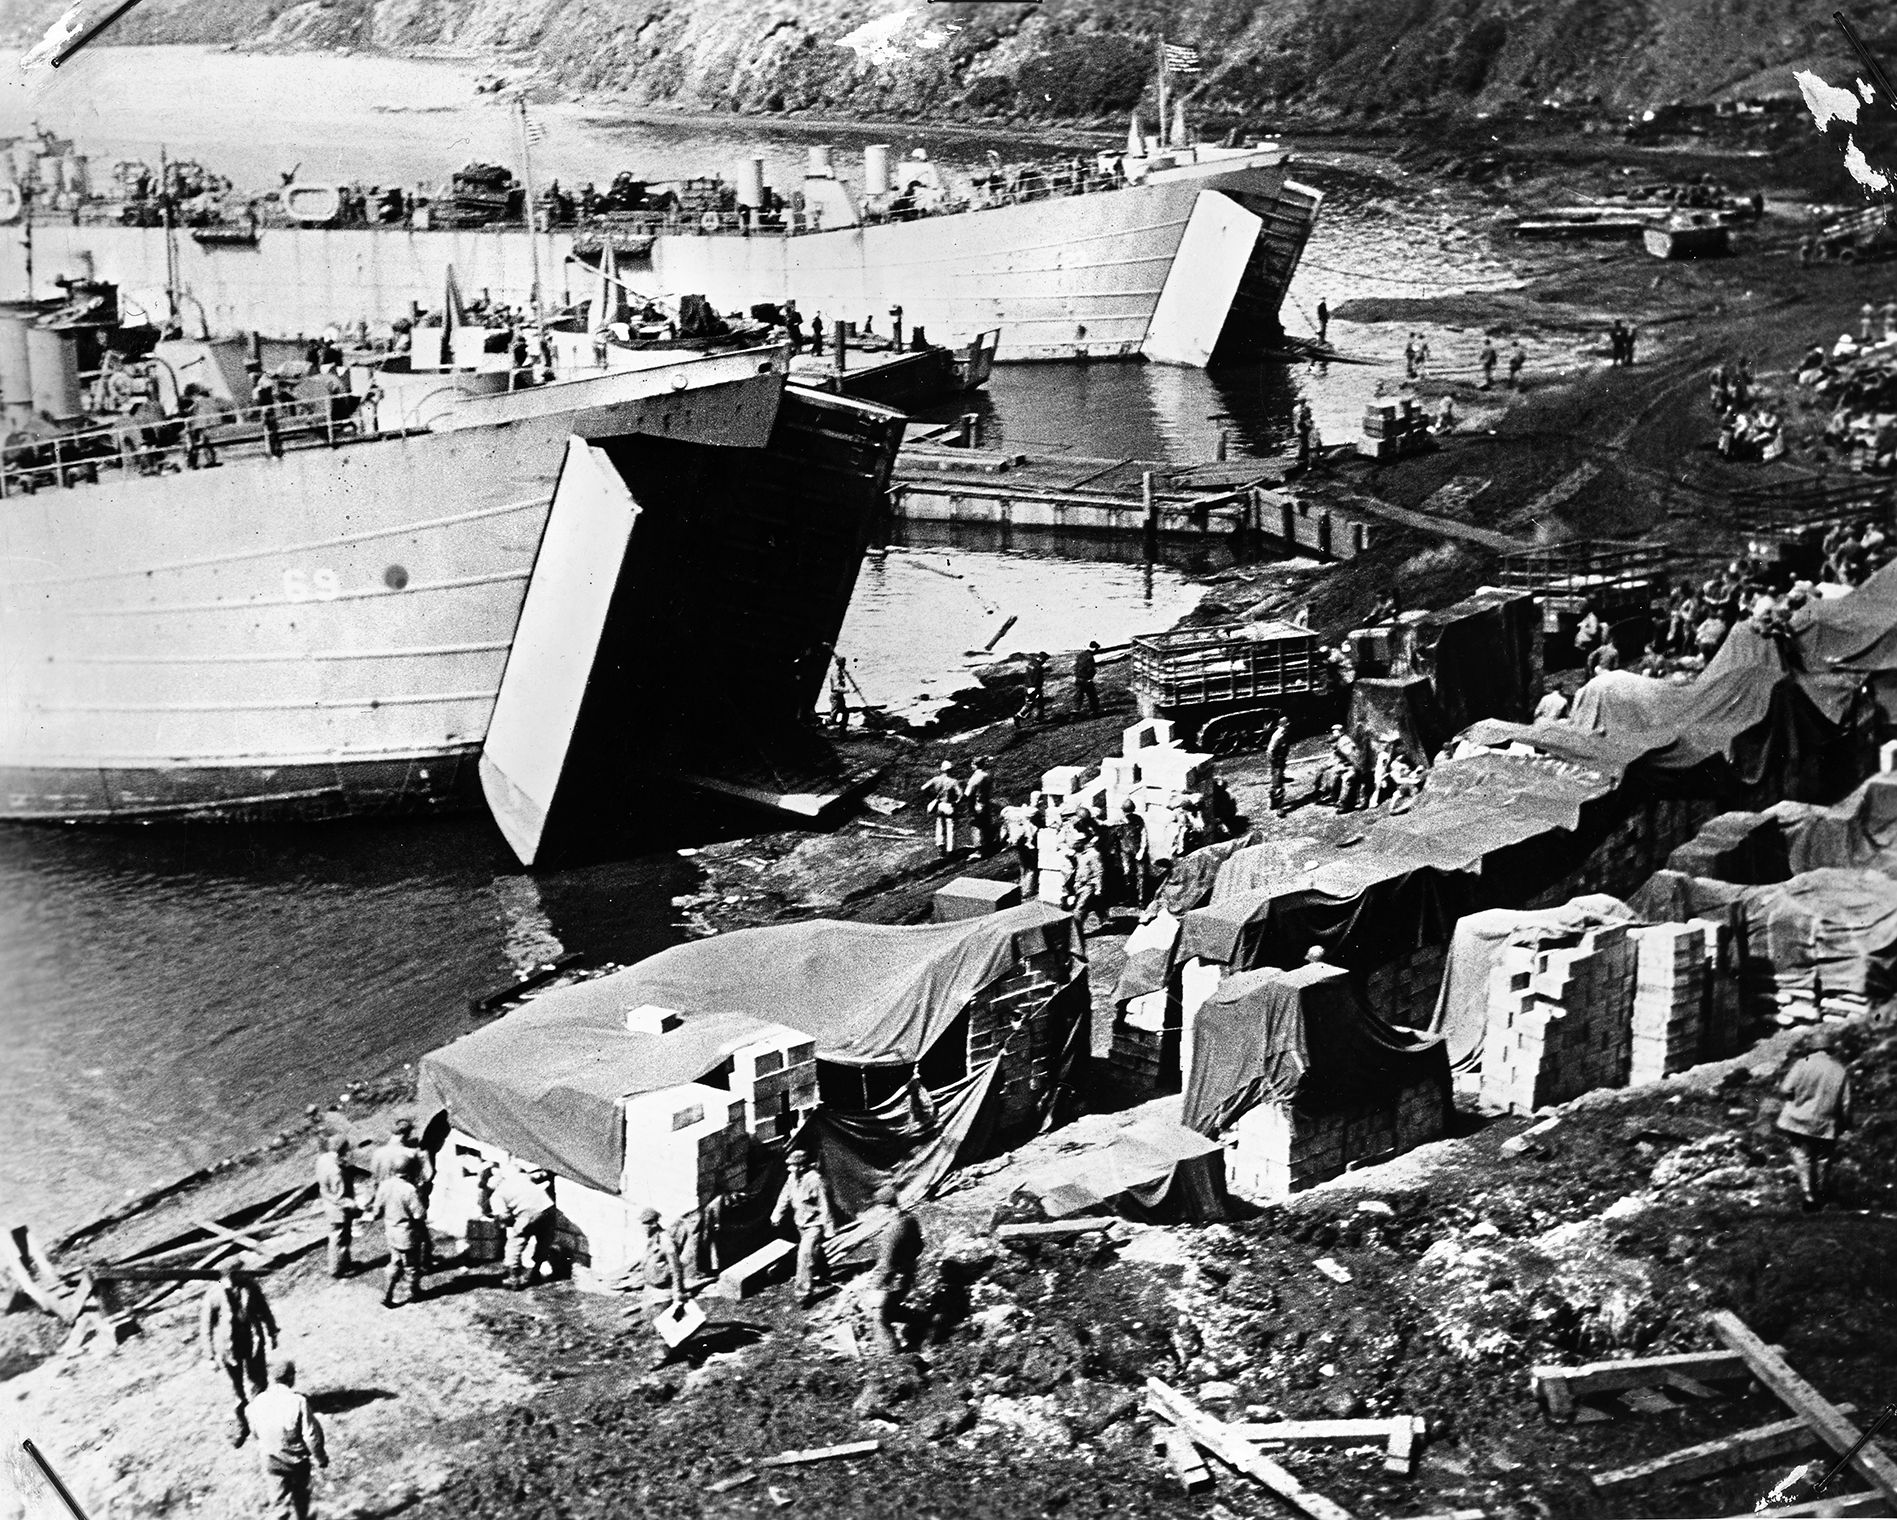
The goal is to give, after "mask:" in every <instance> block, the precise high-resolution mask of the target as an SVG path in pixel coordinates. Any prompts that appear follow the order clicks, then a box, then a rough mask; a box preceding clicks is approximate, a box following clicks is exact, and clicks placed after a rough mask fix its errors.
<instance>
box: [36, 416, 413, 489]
mask: <svg viewBox="0 0 1897 1520" xmlns="http://www.w3.org/2000/svg"><path fill="white" fill-rule="evenodd" d="M364 399H365V398H364V397H361V396H356V395H351V394H349V393H347V392H345V393H343V394H341V395H336V396H320V397H316V398H313V399H309V400H297V401H279V402H275V403H273V404H269V405H263V406H246V407H239V408H237V409H236V410H234V411H219V412H208V413H205V414H204V415H203V416H201V417H200V416H196V415H193V416H189V417H180V416H173V417H159V418H155V419H146V418H135V419H130V420H127V421H124V422H116V423H112V424H110V425H108V426H105V427H97V428H87V429H85V430H84V431H81V432H73V433H57V434H54V435H52V436H50V437H46V438H33V439H28V440H22V441H13V442H9V443H7V444H6V446H5V448H4V449H0V497H8V496H13V495H15V494H17V493H21V492H25V493H28V494H31V493H32V492H35V491H38V490H40V489H41V488H42V487H46V486H54V487H61V488H63V487H67V486H73V485H80V484H97V483H98V482H99V481H100V479H102V478H103V475H104V472H105V471H107V470H113V469H116V470H119V471H122V472H123V473H125V474H127V475H161V474H165V473H168V472H171V471H176V470H184V469H199V468H207V469H208V468H216V466H217V465H218V464H219V463H221V462H222V456H224V455H226V454H231V455H235V456H237V457H240V458H245V457H252V456H254V455H257V454H260V453H267V454H283V453H285V452H287V451H288V450H290V449H304V448H332V449H333V448H341V447H342V446H343V445H344V444H345V443H350V442H355V441H360V440H362V439H365V438H367V437H370V436H372V435H374V434H375V433H376V429H375V428H374V427H373V425H372V424H369V423H368V422H367V420H366V419H365V417H364V413H363V409H362V405H361V403H362V402H363V400H364Z"/></svg>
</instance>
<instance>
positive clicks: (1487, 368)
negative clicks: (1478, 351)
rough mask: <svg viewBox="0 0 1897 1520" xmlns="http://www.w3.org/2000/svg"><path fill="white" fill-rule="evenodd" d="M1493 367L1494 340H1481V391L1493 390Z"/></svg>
mask: <svg viewBox="0 0 1897 1520" xmlns="http://www.w3.org/2000/svg"><path fill="white" fill-rule="evenodd" d="M1495 365H1496V353H1495V340H1494V339H1493V338H1484V339H1483V340H1482V389H1483V390H1485V391H1492V390H1494V389H1495Z"/></svg>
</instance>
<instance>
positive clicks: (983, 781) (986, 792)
mask: <svg viewBox="0 0 1897 1520" xmlns="http://www.w3.org/2000/svg"><path fill="white" fill-rule="evenodd" d="M992 763H993V762H992V761H990V760H989V759H988V757H987V756H986V755H977V756H976V757H975V758H974V760H973V762H971V763H970V765H969V767H968V780H967V782H966V783H965V784H964V785H963V787H962V798H963V800H964V801H965V802H966V803H967V804H968V816H969V819H970V821H971V822H972V823H973V824H974V826H975V848H976V849H978V850H980V851H981V853H982V854H983V855H984V856H987V855H992V854H994V853H995V848H996V835H995V778H994V774H993V773H992V772H991V771H990V770H989V769H988V767H989V766H990V765H991V764H992Z"/></svg>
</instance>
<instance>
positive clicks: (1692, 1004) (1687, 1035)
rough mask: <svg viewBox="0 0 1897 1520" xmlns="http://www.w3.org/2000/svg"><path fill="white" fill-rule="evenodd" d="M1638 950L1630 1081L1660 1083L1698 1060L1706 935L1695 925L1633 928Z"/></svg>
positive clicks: (1703, 1014)
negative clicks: (1662, 1079)
mask: <svg viewBox="0 0 1897 1520" xmlns="http://www.w3.org/2000/svg"><path fill="white" fill-rule="evenodd" d="M1633 939H1634V942H1635V943H1636V945H1637V946H1638V947H1639V948H1638V951H1637V953H1636V966H1637V980H1636V982H1635V985H1634V1007H1633V1022H1632V1026H1631V1035H1632V1043H1631V1057H1630V1061H1629V1065H1628V1072H1627V1080H1628V1081H1629V1082H1632V1083H1634V1084H1636V1085H1638V1084H1640V1083H1643V1082H1657V1081H1659V1080H1660V1079H1661V1078H1662V1077H1667V1076H1671V1075H1672V1074H1673V1073H1674V1072H1677V1071H1685V1070H1686V1068H1687V1067H1689V1066H1691V1065H1692V1064H1693V1063H1694V1062H1696V1061H1697V1060H1699V1058H1700V1054H1701V1051H1702V1049H1703V1047H1704V1043H1705V1035H1706V935H1705V933H1704V931H1703V930H1702V929H1701V928H1700V927H1699V926H1698V925H1696V924H1652V925H1649V926H1648V927H1646V928H1641V929H1635V930H1633Z"/></svg>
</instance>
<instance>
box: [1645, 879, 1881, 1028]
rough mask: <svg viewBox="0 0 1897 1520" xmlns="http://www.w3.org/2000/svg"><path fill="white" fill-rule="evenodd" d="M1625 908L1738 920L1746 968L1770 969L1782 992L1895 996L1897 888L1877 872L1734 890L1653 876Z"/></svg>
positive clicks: (1723, 885)
mask: <svg viewBox="0 0 1897 1520" xmlns="http://www.w3.org/2000/svg"><path fill="white" fill-rule="evenodd" d="M1629 906H1630V907H1632V908H1634V909H1635V910H1636V911H1638V912H1640V913H1641V914H1642V915H1643V916H1648V915H1652V914H1655V913H1660V912H1664V913H1666V914H1667V915H1668V916H1669V917H1670V918H1672V919H1674V920H1675V921H1679V920H1684V919H1690V918H1710V919H1714V920H1719V921H1728V922H1729V921H1731V917H1732V914H1733V912H1734V911H1735V908H1736V911H1737V912H1738V913H1739V914H1740V915H1741V918H1742V922H1743V927H1744V945H1745V956H1746V962H1747V965H1748V967H1758V968H1761V969H1763V968H1766V967H1769V968H1770V970H1771V973H1772V976H1773V978H1774V981H1775V982H1776V984H1777V987H1778V989H1779V990H1780V991H1781V992H1810V991H1812V990H1814V988H1815V987H1817V986H1822V987H1823V988H1824V990H1825V991H1827V992H1849V993H1855V994H1857V995H1858V996H1861V997H1866V998H1869V999H1872V1000H1874V1001H1875V1000H1881V999H1884V998H1888V997H1889V996H1891V994H1892V993H1893V992H1894V991H1897V881H1893V880H1891V878H1890V877H1888V876H1886V875H1884V874H1883V873H1882V872H1880V871H1862V870H1848V869H1842V868H1837V867H1825V868H1823V869H1820V870H1816V871H1808V872H1806V873H1804V874H1803V875H1800V876H1794V877H1793V878H1792V879H1791V880H1790V881H1781V882H1772V883H1770V884H1768V885H1765V886H1753V887H1740V886H1734V885H1733V884H1731V883H1730V882H1723V881H1702V880H1698V879H1696V878H1694V877H1690V876H1683V875H1681V874H1680V873H1679V872H1677V871H1663V872H1658V873H1656V874H1655V877H1654V879H1653V880H1652V881H1650V882H1649V883H1647V885H1646V886H1644V887H1642V888H1641V890H1640V891H1639V892H1638V893H1637V894H1636V895H1635V897H1634V899H1633V901H1632V902H1631V903H1630V904H1629Z"/></svg>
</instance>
